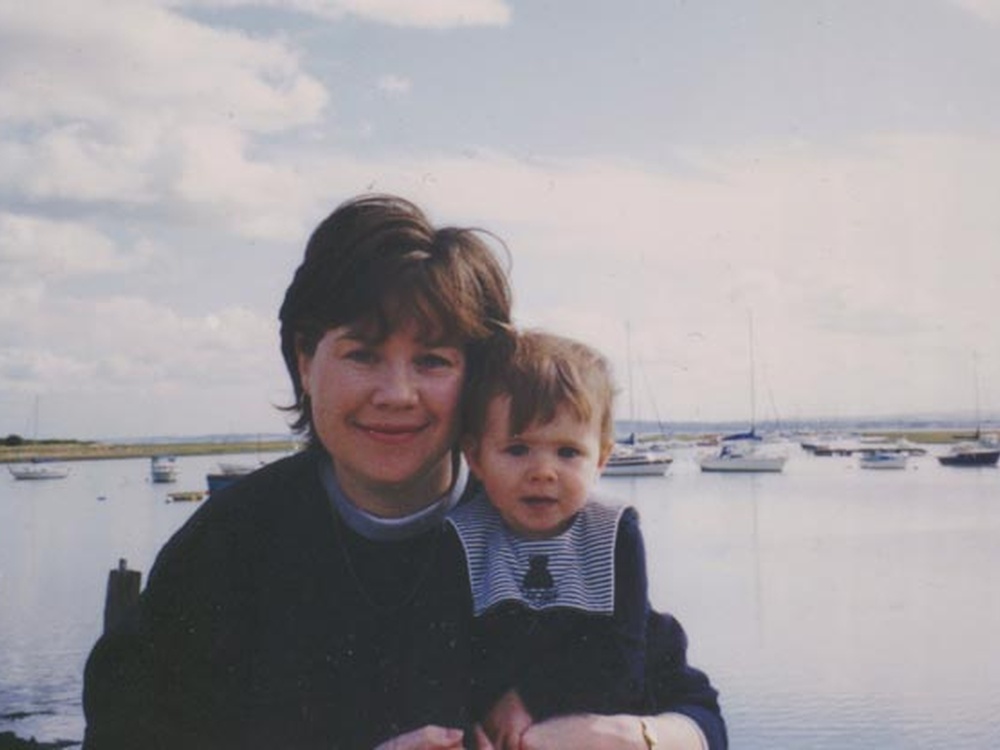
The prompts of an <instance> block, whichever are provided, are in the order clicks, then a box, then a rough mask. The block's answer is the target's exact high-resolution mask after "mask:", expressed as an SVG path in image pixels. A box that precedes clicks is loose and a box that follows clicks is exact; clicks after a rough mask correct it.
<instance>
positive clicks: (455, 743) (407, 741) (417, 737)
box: [375, 724, 489, 750]
mask: <svg viewBox="0 0 1000 750" xmlns="http://www.w3.org/2000/svg"><path fill="white" fill-rule="evenodd" d="M483 747H484V746H483V745H482V744H481V743H480V748H483ZM485 748H486V750H488V748H489V746H488V745H486V746H485ZM375 750H462V730H461V729H449V728H447V727H437V726H433V725H430V724H429V725H427V726H426V727H421V728H420V729H414V730H413V731H412V732H407V733H406V734H401V735H399V736H398V737H393V738H392V739H391V740H386V741H385V742H383V743H382V744H380V745H379V746H378V747H376V748H375Z"/></svg>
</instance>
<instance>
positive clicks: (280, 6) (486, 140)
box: [0, 0, 1000, 439]
mask: <svg viewBox="0 0 1000 750" xmlns="http://www.w3.org/2000/svg"><path fill="white" fill-rule="evenodd" d="M998 80H1000V0H863V1H862V0H847V1H846V2H844V1H841V2H834V1H833V0H774V1H766V0H698V1H697V2H695V1H694V0H656V1H655V2H654V1H653V0H645V1H643V0H615V2H608V1H607V0H605V1H604V2H599V1H597V0H573V1H572V2H570V1H569V0H563V1H562V2H559V1H557V0H549V1H547V2H541V1H539V0H533V1H530V2H529V1H527V0H525V1H523V2H521V1H517V0H283V1H282V0H258V1H257V2H244V1H243V0H76V1H75V2H73V3H66V2H64V1H63V0H33V1H32V2H30V3H25V2H22V1H21V0H0V435H6V434H10V433H15V434H21V435H26V436H29V437H31V436H34V437H39V438H45V437H72V438H80V439H103V438H112V437H141V436H153V435H177V436H184V435H200V434H209V433H229V432H239V433H272V432H282V431H285V430H286V428H287V424H288V422H287V415H286V414H285V413H283V412H281V411H280V410H279V409H278V408H277V407H278V406H281V405H287V404H288V403H289V401H290V399H291V391H290V387H289V385H288V377H287V374H286V373H285V371H284V369H283V364H282V361H281V357H280V353H279V347H278V326H277V310H278V306H279V304H280V301H281V298H282V295H283V293H284V289H285V287H286V286H287V285H288V283H289V281H290V280H291V276H292V273H293V272H294V269H295V267H296V266H297V265H298V263H299V261H300V260H301V256H302V251H303V248H304V246H305V241H306V239H307V238H308V235H309V233H310V232H311V231H312V229H313V228H314V227H315V226H316V224H317V223H318V222H319V221H320V220H322V218H324V217H325V216H326V215H327V214H328V213H329V212H330V211H331V210H332V209H333V208H334V207H336V206H337V205H338V204H339V203H341V202H342V201H344V200H346V199H348V198H350V197H352V196H354V195H357V194H360V193H364V192H371V191H379V192H392V193H397V194H399V195H402V196H405V197H407V198H410V199H411V200H413V201H415V202H416V203H418V204H419V205H420V206H421V207H423V208H424V209H425V210H426V211H427V212H428V214H429V215H430V216H431V218H432V220H434V221H435V222H436V223H438V224H457V225H462V226H478V227H483V228H486V229H488V230H490V231H492V232H494V233H495V234H496V235H498V236H499V237H501V238H502V239H503V241H504V242H505V244H506V245H507V247H508V248H509V252H510V257H511V268H510V273H511V279H512V283H513V289H514V295H515V310H516V319H517V322H518V323H520V324H522V325H525V326H541V327H545V328H548V329H551V330H554V331H557V332H560V333H564V334H567V335H571V336H575V337H578V338H582V339H583V340H585V341H587V342H589V343H591V344H593V345H594V346H596V347H598V348H599V349H601V350H602V351H604V352H605V353H606V354H607V355H608V356H609V357H610V358H611V360H612V362H613V363H614V366H615V369H616V373H617V376H618V380H619V384H620V386H621V394H620V398H619V404H618V409H619V416H620V417H623V418H625V417H628V416H629V415H633V414H634V415H635V416H636V417H637V418H645V419H656V420H660V421H662V422H665V423H666V424H667V425H669V423H670V422H679V421H691V420H698V421H714V420H735V421H740V420H745V421H748V422H749V421H751V420H754V419H755V420H756V421H758V422H763V421H766V420H773V419H778V420H795V419H806V418H814V417H839V418H850V417H857V416H872V417H877V416H887V415H888V416H896V415H922V414H940V413H949V414H965V415H974V414H975V413H976V410H977V408H978V409H979V410H980V412H981V413H990V412H994V411H998V410H1000V337H998V336H997V335H996V332H997V328H998V325H997V321H998V314H1000V295H998V294H997V292H998V289H1000V210H998V207H1000V86H997V81H998Z"/></svg>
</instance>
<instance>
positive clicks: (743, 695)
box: [0, 444, 1000, 750]
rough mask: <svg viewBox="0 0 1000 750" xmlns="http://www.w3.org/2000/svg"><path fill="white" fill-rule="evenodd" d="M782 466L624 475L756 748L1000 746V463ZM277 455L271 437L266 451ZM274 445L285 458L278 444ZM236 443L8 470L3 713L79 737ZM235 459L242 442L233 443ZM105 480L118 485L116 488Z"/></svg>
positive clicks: (686, 466) (655, 572) (687, 454)
mask: <svg viewBox="0 0 1000 750" xmlns="http://www.w3.org/2000/svg"><path fill="white" fill-rule="evenodd" d="M785 448H786V450H787V452H788V453H789V455H790V459H789V461H788V463H787V464H786V467H785V470H784V472H783V473H781V474H767V475H763V474H756V475H753V474H746V475H740V474H733V475H727V474H703V473H701V472H700V471H699V469H698V466H697V464H696V463H695V461H694V458H695V455H696V452H695V451H696V449H694V448H687V449H682V450H678V451H676V452H675V453H674V456H675V461H674V464H673V466H672V467H671V469H670V472H669V473H668V474H667V476H665V477H635V478H630V477H615V478H605V479H602V480H601V482H600V488H601V490H602V491H603V492H605V493H611V494H613V495H616V496H618V497H619V498H621V499H622V500H623V501H625V502H628V503H631V504H633V505H635V506H636V507H637V508H638V509H639V511H640V515H641V518H642V527H643V531H644V534H645V538H646V545H647V556H648V566H649V572H650V595H651V598H652V600H653V602H654V604H655V605H657V606H658V607H659V608H662V609H668V610H670V611H672V612H674V613H675V614H676V615H677V616H678V618H679V619H680V620H681V622H682V623H683V624H684V626H685V628H686V629H687V631H688V635H689V637H690V658H691V661H692V663H694V664H695V665H697V666H699V667H702V668H704V669H705V670H706V671H708V672H709V673H710V674H711V676H712V678H713V680H714V681H715V682H716V684H717V685H718V687H719V688H720V690H721V691H722V701H723V706H724V710H725V713H726V717H727V720H728V722H729V728H730V737H731V745H732V747H733V748H734V749H735V750H765V749H766V750H775V749H777V750H783V749H787V750H799V749H803V750H827V749H829V750H834V749H836V750H843V749H845V748H850V749H852V750H867V749H871V750H876V749H877V750H887V749H891V748H906V749H907V750H912V749H914V748H927V749H928V750H931V749H934V750H937V749H938V748H944V747H947V748H950V749H951V750H985V749H986V748H992V747H996V746H997V745H998V743H1000V712H997V710H996V707H997V706H998V705H1000V642H998V639H997V638H996V634H997V633H1000V588H998V587H997V586H996V584H995V583H993V580H992V579H993V573H994V572H995V571H997V570H1000V471H998V470H997V469H995V468H993V469H954V468H947V467H942V466H939V465H938V462H937V461H936V460H935V458H934V455H933V452H935V451H938V452H940V451H943V448H941V447H938V448H934V447H932V455H927V456H923V457H914V458H911V459H910V462H909V466H908V468H907V469H905V470H902V471H870V470H862V469H859V468H858V466H857V459H856V458H852V457H817V456H812V455H809V454H807V453H805V452H803V451H802V450H801V449H799V448H798V446H796V445H794V444H789V445H788V446H786V447H785ZM244 458H246V459H256V458H258V457H256V456H246V457H244ZM263 458H265V459H270V458H273V456H264V457H263ZM217 460H218V459H217V458H215V457H210V456H209V457H192V458H182V459H179V460H178V469H179V471H178V475H179V478H178V481H177V483H176V484H173V485H157V484H152V483H151V482H150V481H149V462H148V460H127V461H92V462H81V463H76V464H73V465H72V473H71V474H70V476H69V477H68V478H66V479H62V480H55V481H50V482H46V481H40V482H24V481H20V482H19V481H15V480H14V479H13V478H12V477H10V476H7V475H6V474H7V472H6V471H3V475H0V732H4V731H13V732H15V733H16V734H18V735H19V736H21V737H32V736H33V737H35V738H36V739H38V740H40V741H54V740H58V739H62V740H74V741H77V742H78V741H79V740H80V738H81V737H82V734H83V718H82V710H81V705H80V690H81V681H82V679H81V678H82V670H83V664H84V662H85V660H86V657H87V653H88V652H89V650H90V647H91V646H92V645H93V642H94V640H95V639H96V638H97V636H98V634H99V633H100V630H101V620H102V614H103V603H104V589H105V583H106V580H107V575H108V571H109V569H111V568H112V567H114V566H115V565H116V564H117V561H118V559H119V558H121V557H124V558H127V560H128V562H129V565H130V567H133V568H136V569H139V570H141V571H143V573H146V572H147V571H148V570H149V566H150V564H151V562H152V560H153V558H154V556H155V554H156V551H157V550H158V548H159V547H160V545H161V544H162V543H163V542H164V541H165V540H166V539H167V538H168V537H169V536H170V534H171V533H172V532H173V531H174V530H175V529H176V528H177V527H178V526H179V525H180V524H181V523H183V522H184V520H185V519H186V518H187V517H188V516H189V515H190V514H191V513H192V512H193V511H194V509H195V508H196V507H197V504H196V503H170V502H167V493H168V492H171V491H175V490H182V489H204V486H205V474H206V473H207V472H208V471H209V470H211V469H212V468H213V467H214V466H215V464H216V462H217ZM227 460H228V459H227ZM99 498H103V499H99Z"/></svg>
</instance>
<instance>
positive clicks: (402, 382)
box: [372, 363, 417, 407]
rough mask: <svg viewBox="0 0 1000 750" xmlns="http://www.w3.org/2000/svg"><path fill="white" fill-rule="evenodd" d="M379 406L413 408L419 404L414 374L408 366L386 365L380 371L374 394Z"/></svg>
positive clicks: (373, 399) (374, 400) (373, 396)
mask: <svg viewBox="0 0 1000 750" xmlns="http://www.w3.org/2000/svg"><path fill="white" fill-rule="evenodd" d="M372 401H373V402H374V403H375V404H376V405H377V406H396V407H398V406H411V405H413V404H415V403H416V402H417V384H416V380H415V378H414V373H413V371H412V369H411V368H409V367H407V366H406V365H401V364H393V363H386V365H385V366H384V367H382V368H381V369H380V372H379V374H378V378H377V380H376V383H375V390H374V392H373V394H372Z"/></svg>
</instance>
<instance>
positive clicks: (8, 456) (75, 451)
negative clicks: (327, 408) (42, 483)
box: [0, 438, 301, 464]
mask: <svg viewBox="0 0 1000 750" xmlns="http://www.w3.org/2000/svg"><path fill="white" fill-rule="evenodd" d="M300 447H301V444H300V443H299V442H298V441H297V440H295V439H293V438H288V439H285V440H263V441H252V442H248V441H243V440H241V441H216V440H190V441H183V442H176V443H164V442H156V443H100V442H65V443H30V442H29V443H25V444H24V445H16V446H11V445H0V463H6V464H9V463H22V462H25V461H99V460H105V459H116V458H151V457H153V456H212V455H218V454H229V453H291V452H294V451H297V450H298V449H299V448H300Z"/></svg>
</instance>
